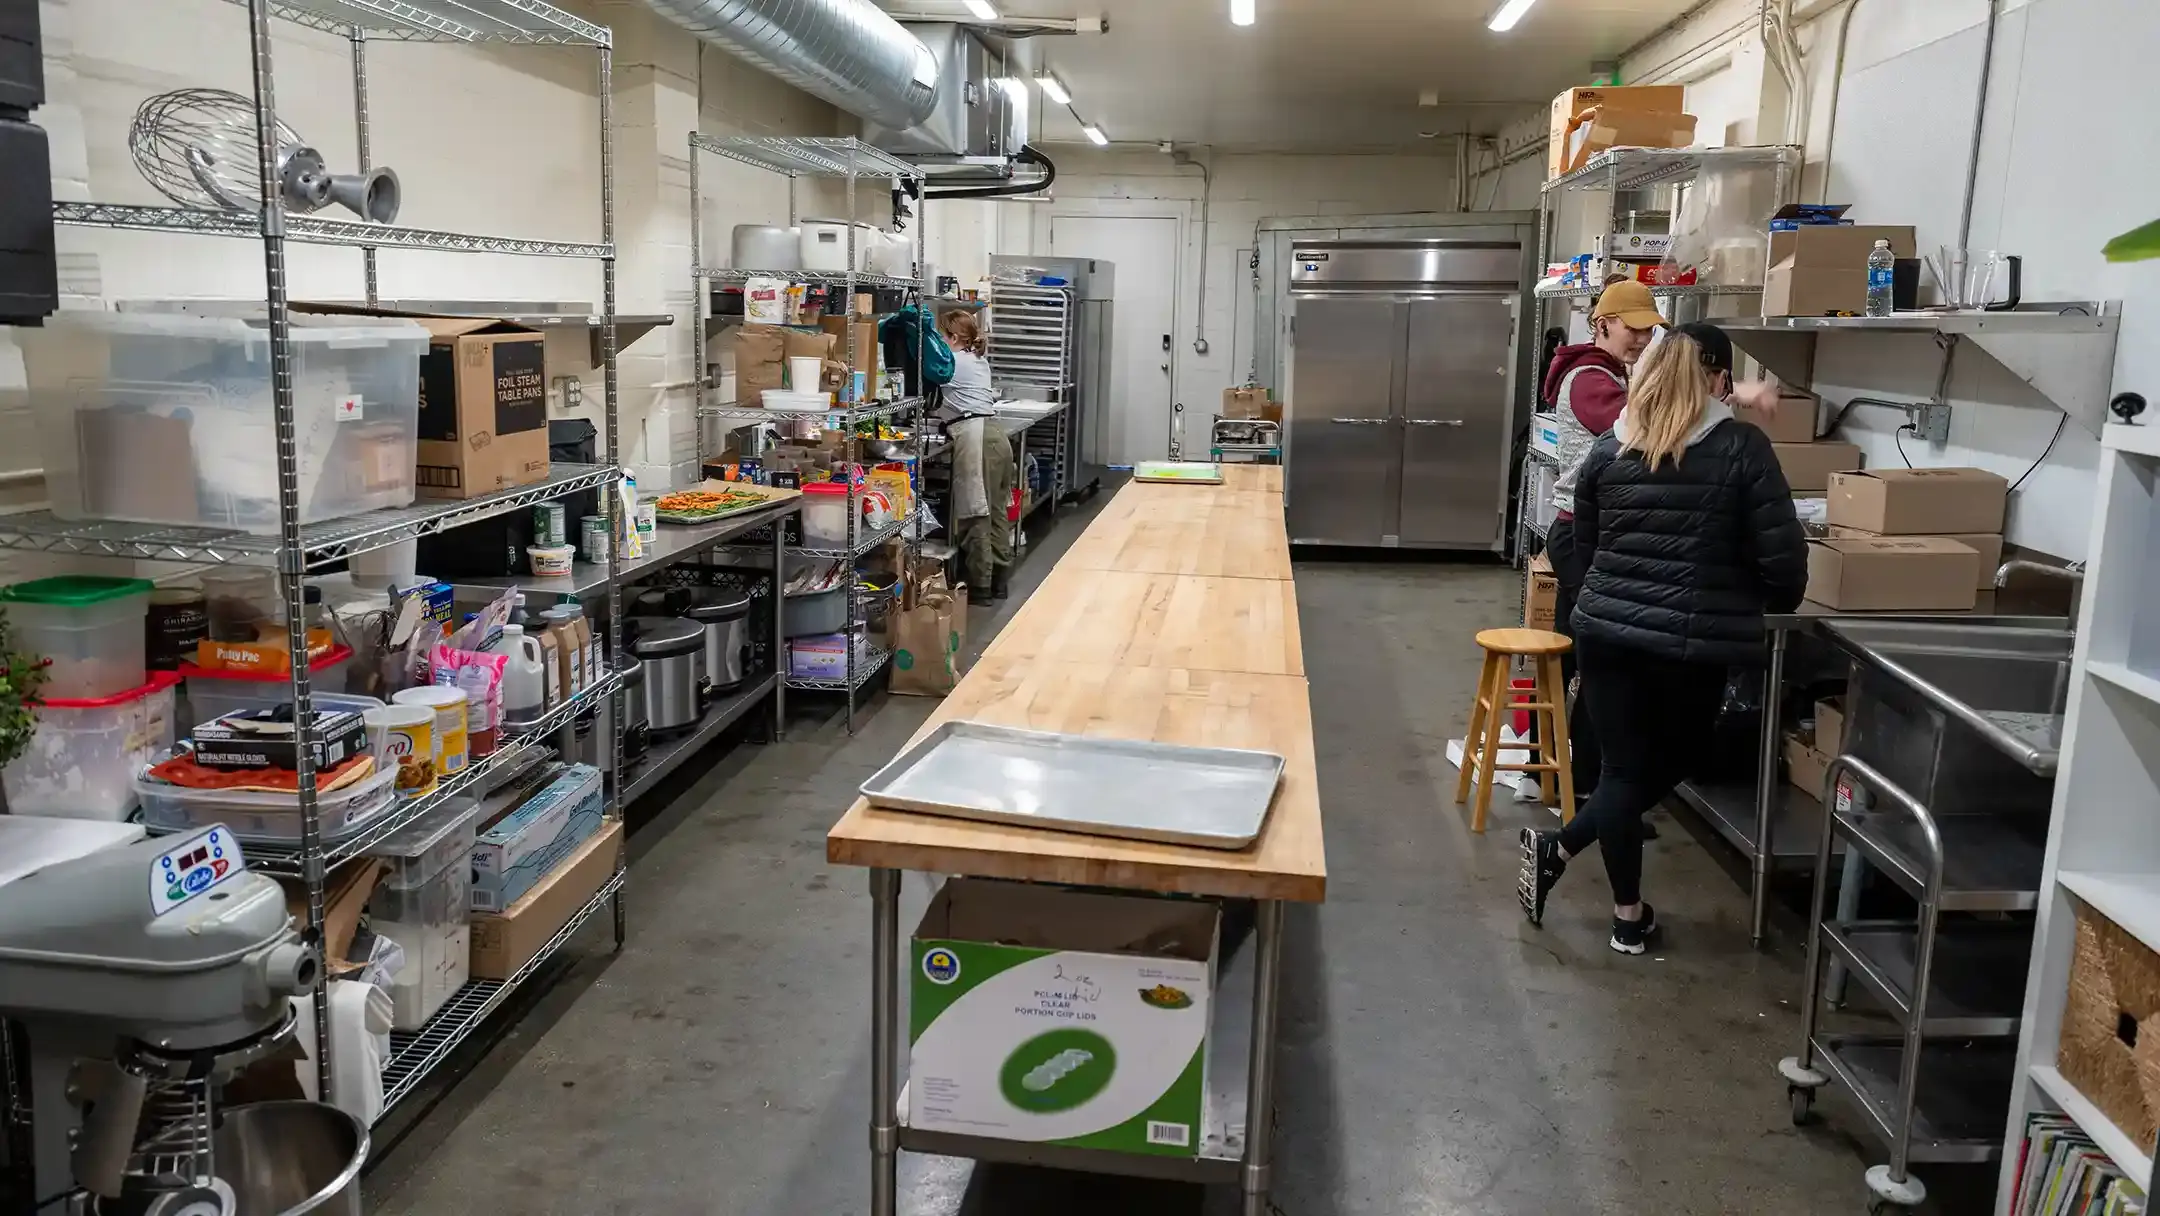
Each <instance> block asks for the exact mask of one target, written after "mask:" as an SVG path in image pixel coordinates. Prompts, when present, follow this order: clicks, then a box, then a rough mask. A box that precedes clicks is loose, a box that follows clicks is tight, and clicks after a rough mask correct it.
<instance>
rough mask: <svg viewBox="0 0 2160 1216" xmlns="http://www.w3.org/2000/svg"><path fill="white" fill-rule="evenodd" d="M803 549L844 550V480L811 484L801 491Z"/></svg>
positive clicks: (845, 531)
mask: <svg viewBox="0 0 2160 1216" xmlns="http://www.w3.org/2000/svg"><path fill="white" fill-rule="evenodd" d="M802 501H803V510H802V531H803V547H804V548H806V549H845V548H847V544H848V487H847V483H846V482H844V481H813V482H811V483H810V484H808V485H806V486H804V487H803V488H802Z"/></svg>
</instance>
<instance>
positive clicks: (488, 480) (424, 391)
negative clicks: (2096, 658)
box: [412, 317, 548, 498]
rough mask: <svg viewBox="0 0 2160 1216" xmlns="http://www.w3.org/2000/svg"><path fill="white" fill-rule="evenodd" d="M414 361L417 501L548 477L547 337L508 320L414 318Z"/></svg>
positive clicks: (477, 492) (504, 487)
mask: <svg viewBox="0 0 2160 1216" xmlns="http://www.w3.org/2000/svg"><path fill="white" fill-rule="evenodd" d="M412 320H413V321H414V322H415V323H417V324H419V325H420V326H422V327H423V328H425V329H426V330H427V331H428V337H429V342H428V351H427V354H425V355H423V356H422V357H421V359H420V443H419V451H418V463H419V491H418V492H419V495H420V497H422V498H474V497H478V496H479V495H482V494H492V493H494V492H495V491H497V490H507V489H510V488H511V487H513V486H523V485H531V484H532V483H534V482H536V481H546V480H547V475H548V429H547V383H548V380H547V338H546V337H545V336H544V335H542V334H541V333H539V332H538V331H536V330H532V329H527V328H526V327H525V326H522V325H517V324H513V323H512V322H509V321H490V320H486V319H483V318H476V317H414V318H412Z"/></svg>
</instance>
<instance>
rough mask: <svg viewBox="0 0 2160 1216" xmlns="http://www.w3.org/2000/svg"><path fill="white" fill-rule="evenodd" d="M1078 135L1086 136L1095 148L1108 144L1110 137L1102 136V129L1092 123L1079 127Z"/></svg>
mask: <svg viewBox="0 0 2160 1216" xmlns="http://www.w3.org/2000/svg"><path fill="white" fill-rule="evenodd" d="M1080 133H1081V134H1082V135H1085V136H1087V137H1088V139H1089V141H1090V142H1092V143H1094V144H1095V145H1096V146H1097V147H1101V146H1102V145H1104V144H1107V143H1109V142H1110V137H1109V136H1107V135H1105V134H1103V131H1102V128H1101V127H1098V126H1096V125H1095V124H1094V123H1089V124H1087V125H1086V126H1084V127H1081V128H1080Z"/></svg>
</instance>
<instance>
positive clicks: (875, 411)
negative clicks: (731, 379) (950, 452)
mask: <svg viewBox="0 0 2160 1216" xmlns="http://www.w3.org/2000/svg"><path fill="white" fill-rule="evenodd" d="M922 403H923V399H922V398H920V397H902V398H900V399H899V400H898V401H885V402H874V403H872V404H870V405H858V406H855V407H853V408H849V407H845V406H834V407H833V408H832V409H830V410H815V411H802V412H798V411H794V410H768V409H764V408H762V407H760V406H754V405H708V406H705V407H703V408H702V409H700V410H698V417H700V418H721V419H726V420H729V421H740V422H777V421H780V420H781V419H785V418H823V417H827V416H829V415H831V414H845V415H847V416H848V418H850V419H851V420H855V421H860V422H867V421H869V420H871V419H873V418H890V417H892V416H893V415H895V414H905V413H907V412H908V411H909V410H913V409H917V408H919V407H920V406H921V405H922Z"/></svg>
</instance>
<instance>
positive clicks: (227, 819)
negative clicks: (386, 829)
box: [133, 766, 397, 844]
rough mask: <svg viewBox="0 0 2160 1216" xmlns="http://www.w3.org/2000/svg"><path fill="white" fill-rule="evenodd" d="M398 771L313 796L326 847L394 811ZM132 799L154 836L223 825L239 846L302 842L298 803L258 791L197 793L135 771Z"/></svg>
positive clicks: (380, 772)
mask: <svg viewBox="0 0 2160 1216" xmlns="http://www.w3.org/2000/svg"><path fill="white" fill-rule="evenodd" d="M396 781H397V769H396V767H394V766H383V767H380V768H378V769H377V770H376V771H374V772H372V773H369V774H368V775H367V776H365V777H363V778H361V779H360V780H358V781H355V782H353V783H352V784H351V785H348V786H345V787H343V788H341V789H335V790H330V791H327V792H320V793H317V794H316V796H315V812H316V821H317V823H318V824H319V825H320V827H321V831H322V839H323V841H324V842H325V843H332V844H334V843H336V842H337V841H340V840H343V839H345V838H346V837H348V836H351V835H353V834H354V833H356V832H358V831H360V830H361V829H362V828H365V827H367V826H368V825H369V824H371V823H373V822H375V820H376V819H377V818H378V817H379V816H381V815H382V814H383V813H384V812H386V811H388V810H390V808H391V807H393V806H395V805H397V800H396V797H395V796H394V794H393V793H392V789H391V787H392V785H393V784H394V783H395V782H396ZM133 784H134V790H135V796H136V797H137V798H140V799H141V800H142V813H143V823H144V825H145V826H147V827H148V828H149V829H150V830H151V831H153V832H191V831H194V830H195V829H196V828H206V827H209V826H210V825H211V824H213V823H222V824H224V825H225V826H226V827H228V828H230V829H231V830H232V834H233V835H235V836H237V837H239V838H240V840H241V841H242V842H247V841H254V842H257V843H267V844H295V843H298V842H299V840H300V799H299V797H298V796H297V795H294V794H289V793H282V792H281V793H270V792H267V791H262V790H199V789H193V788H190V787H188V786H184V785H172V784H169V783H167V782H163V781H159V780H157V779H156V778H154V777H151V776H149V775H148V774H146V773H144V772H142V771H141V770H140V769H138V770H136V773H135V776H134V778H133Z"/></svg>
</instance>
